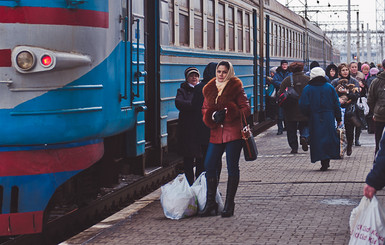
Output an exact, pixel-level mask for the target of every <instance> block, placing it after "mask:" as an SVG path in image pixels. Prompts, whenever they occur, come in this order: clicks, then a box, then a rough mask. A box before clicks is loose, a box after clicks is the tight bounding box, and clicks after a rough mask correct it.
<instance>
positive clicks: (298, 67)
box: [289, 62, 304, 72]
mask: <svg viewBox="0 0 385 245" xmlns="http://www.w3.org/2000/svg"><path fill="white" fill-rule="evenodd" d="M303 67H304V64H303V63H302V62H293V63H291V64H290V65H289V71H291V72H300V71H303Z"/></svg>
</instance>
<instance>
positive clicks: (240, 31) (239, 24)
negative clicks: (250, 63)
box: [237, 10, 243, 52]
mask: <svg viewBox="0 0 385 245" xmlns="http://www.w3.org/2000/svg"><path fill="white" fill-rule="evenodd" d="M237 32H238V52H243V12H242V10H239V11H237Z"/></svg>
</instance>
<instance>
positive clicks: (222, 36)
mask: <svg viewBox="0 0 385 245" xmlns="http://www.w3.org/2000/svg"><path fill="white" fill-rule="evenodd" d="M217 12H218V27H219V50H225V49H226V45H225V43H226V33H225V5H224V4H222V3H218V11H217Z"/></svg>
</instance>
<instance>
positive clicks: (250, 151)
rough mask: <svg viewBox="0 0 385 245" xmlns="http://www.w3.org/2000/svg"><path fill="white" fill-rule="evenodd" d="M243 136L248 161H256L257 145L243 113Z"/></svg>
mask: <svg viewBox="0 0 385 245" xmlns="http://www.w3.org/2000/svg"><path fill="white" fill-rule="evenodd" d="M241 114H242V115H241V126H242V129H241V134H242V148H243V154H244V156H245V160H246V161H254V160H256V159H257V156H258V150H257V145H256V144H255V140H254V136H253V133H252V132H251V130H250V126H249V125H248V124H247V121H246V117H245V114H244V113H243V111H241Z"/></svg>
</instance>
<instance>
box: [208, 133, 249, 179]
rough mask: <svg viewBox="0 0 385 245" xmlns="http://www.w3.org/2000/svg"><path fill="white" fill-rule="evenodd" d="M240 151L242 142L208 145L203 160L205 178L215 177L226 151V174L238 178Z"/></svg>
mask: <svg viewBox="0 0 385 245" xmlns="http://www.w3.org/2000/svg"><path fill="white" fill-rule="evenodd" d="M241 150H242V140H240V139H239V140H234V141H230V142H227V143H222V144H213V143H209V147H208V149H207V154H206V159H205V169H206V177H207V178H212V177H216V176H217V171H218V166H217V165H218V163H219V162H220V159H221V158H222V155H223V152H224V151H226V162H227V172H228V175H229V176H239V157H240V155H241Z"/></svg>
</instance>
